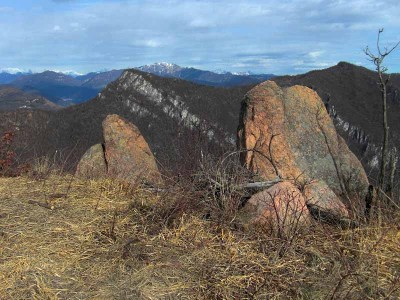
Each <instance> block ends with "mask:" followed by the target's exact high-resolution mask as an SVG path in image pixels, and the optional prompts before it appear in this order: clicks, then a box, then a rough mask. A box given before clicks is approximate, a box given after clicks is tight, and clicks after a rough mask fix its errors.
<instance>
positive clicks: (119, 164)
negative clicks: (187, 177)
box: [103, 114, 161, 183]
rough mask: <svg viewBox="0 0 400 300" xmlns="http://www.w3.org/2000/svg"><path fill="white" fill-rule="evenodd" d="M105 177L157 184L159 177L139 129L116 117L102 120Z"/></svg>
mask: <svg viewBox="0 0 400 300" xmlns="http://www.w3.org/2000/svg"><path fill="white" fill-rule="evenodd" d="M103 134H104V141H105V149H106V150H105V157H106V161H107V166H108V175H109V176H111V177H116V178H121V179H123V180H125V181H128V182H129V181H137V180H140V181H147V182H151V183H158V182H160V180H161V174H160V171H159V170H158V167H157V163H156V160H155V158H154V156H153V153H152V152H151V150H150V148H149V145H148V144H147V142H146V140H145V139H144V137H143V136H142V134H141V133H140V131H139V129H138V128H137V127H136V126H135V125H133V124H132V123H130V122H128V121H127V120H125V119H124V118H122V117H120V116H118V115H115V114H114V115H109V116H107V117H106V119H105V120H104V121H103Z"/></svg>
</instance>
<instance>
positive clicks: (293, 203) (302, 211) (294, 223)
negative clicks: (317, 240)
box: [241, 181, 310, 234]
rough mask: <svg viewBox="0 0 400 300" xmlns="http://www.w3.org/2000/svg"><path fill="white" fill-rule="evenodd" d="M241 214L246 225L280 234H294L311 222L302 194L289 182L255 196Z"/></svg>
mask: <svg viewBox="0 0 400 300" xmlns="http://www.w3.org/2000/svg"><path fill="white" fill-rule="evenodd" d="M241 214H242V219H243V218H244V221H245V223H247V224H253V225H257V226H262V227H264V228H266V229H270V230H272V231H274V232H277V233H280V234H288V233H290V232H291V233H294V232H295V231H297V230H298V229H299V228H301V227H302V226H304V225H305V224H307V223H308V222H309V220H310V213H309V211H308V209H307V205H306V201H305V199H304V197H303V195H302V193H301V192H300V190H299V189H298V188H297V187H296V186H294V185H293V184H292V183H290V182H288V181H284V182H280V183H277V184H275V185H274V186H272V187H270V188H268V189H267V190H264V191H262V192H259V193H257V194H255V195H253V196H252V197H251V198H250V199H249V201H248V202H247V203H246V205H245V207H244V209H243V210H242V212H241Z"/></svg>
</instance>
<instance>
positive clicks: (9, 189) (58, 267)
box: [0, 176, 400, 299]
mask: <svg viewBox="0 0 400 300" xmlns="http://www.w3.org/2000/svg"><path fill="white" fill-rule="evenodd" d="M173 198H174V194H173V193H169V194H165V195H157V194H152V193H150V192H147V191H146V190H145V189H141V188H136V189H134V190H131V189H127V188H126V187H124V185H122V184H119V183H116V182H113V181H111V180H107V179H105V180H97V181H81V180H78V179H76V178H73V177H71V176H51V177H49V178H47V179H43V180H33V179H30V178H28V177H19V178H0V299H398V298H399V297H400V291H399V278H400V232H399V227H398V225H399V223H391V224H386V225H385V227H384V228H375V227H374V226H373V225H371V226H369V227H361V228H359V229H354V230H348V231H341V230H339V229H336V228H332V227H329V226H323V225H320V224H316V223H315V224H313V226H312V227H311V228H310V229H309V230H307V232H304V233H302V234H301V235H300V236H297V237H295V238H294V240H293V241H292V240H289V239H287V240H279V239H276V238H274V237H272V236H268V235H266V234H264V233H262V232H244V231H243V230H240V229H235V228H231V227H228V226H223V225H221V224H215V223H214V222H212V221H209V220H204V219H203V218H201V215H200V214H199V215H196V213H192V214H186V215H185V214H184V215H182V216H181V217H179V219H175V220H174V222H172V223H171V224H169V225H168V226H166V225H164V223H163V222H162V218H161V217H159V214H160V207H161V208H162V207H165V205H164V206H159V204H157V203H164V204H165V203H168V202H171V203H173V200H174V199H173ZM30 200H31V202H29V201H30ZM32 200H33V201H37V202H32ZM193 201H195V199H193ZM38 203H40V204H46V205H47V206H48V208H46V207H42V206H40V205H38ZM49 208H50V209H49ZM51 208H52V209H51ZM155 208H157V209H155ZM399 220H400V219H399V218H397V220H396V221H399ZM239 228H240V227H239Z"/></svg>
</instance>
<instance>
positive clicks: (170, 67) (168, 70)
mask: <svg viewBox="0 0 400 300" xmlns="http://www.w3.org/2000/svg"><path fill="white" fill-rule="evenodd" d="M137 69H138V70H140V71H143V72H148V73H153V74H163V75H165V74H171V75H172V74H174V73H175V72H179V71H180V70H182V67H180V66H178V65H176V64H172V63H166V62H159V63H154V64H151V65H144V66H141V67H138V68H137Z"/></svg>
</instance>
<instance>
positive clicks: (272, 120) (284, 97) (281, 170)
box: [238, 81, 368, 203]
mask: <svg viewBox="0 0 400 300" xmlns="http://www.w3.org/2000/svg"><path fill="white" fill-rule="evenodd" d="M238 147H239V149H240V150H241V153H242V156H241V160H242V163H243V164H244V165H245V166H247V167H248V168H249V169H251V170H253V171H254V172H255V173H257V174H259V176H260V177H262V178H264V179H266V180H272V179H274V178H276V176H280V177H281V178H282V179H284V180H297V181H300V182H304V183H305V182H311V181H313V180H315V179H317V180H318V181H321V182H323V184H322V185H321V184H319V185H316V186H314V187H313V189H312V191H313V192H312V198H313V199H314V200H313V201H317V202H319V203H326V201H327V200H326V199H317V197H322V195H324V194H325V195H326V193H327V190H326V188H328V189H330V190H331V191H330V192H329V194H330V197H329V199H331V200H330V201H335V202H337V201H339V200H338V199H339V198H338V197H337V196H340V195H341V194H343V193H344V192H345V188H348V190H347V192H349V190H350V192H351V191H355V190H357V192H361V194H365V193H366V192H367V188H368V179H367V176H366V173H365V171H364V169H363V167H362V165H361V163H360V162H359V160H358V159H357V158H356V157H355V155H354V154H353V153H352V152H351V151H350V150H349V149H348V147H347V145H346V144H345V143H344V141H343V139H341V138H340V137H339V136H338V134H337V132H336V130H335V127H334V125H333V122H332V120H331V119H330V117H329V115H328V113H327V111H326V109H325V106H324V105H323V102H322V100H321V98H320V97H319V96H318V94H317V93H316V92H315V91H313V90H311V89H309V88H307V87H304V86H292V87H288V88H281V87H279V86H278V85H277V84H276V83H275V82H272V81H266V82H264V83H262V84H260V85H258V86H256V87H255V88H253V89H252V90H251V91H249V92H248V93H247V95H246V97H245V99H244V101H243V102H242V110H241V117H240V123H239V127H238ZM322 187H323V188H322ZM321 188H322V190H320V191H318V192H316V191H317V190H319V189H321ZM333 195H337V196H336V197H333ZM333 199H335V200H333Z"/></svg>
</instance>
